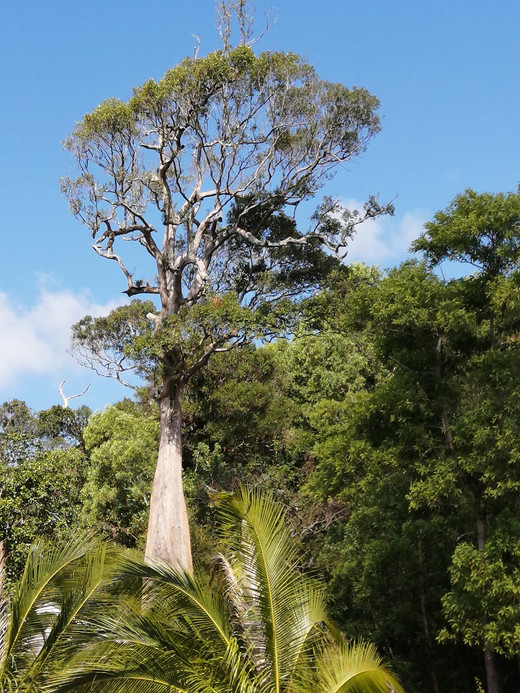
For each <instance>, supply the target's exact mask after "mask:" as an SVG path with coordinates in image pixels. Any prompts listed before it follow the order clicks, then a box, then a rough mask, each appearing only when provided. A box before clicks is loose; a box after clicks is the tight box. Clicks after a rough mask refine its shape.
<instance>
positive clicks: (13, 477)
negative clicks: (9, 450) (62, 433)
mask: <svg viewBox="0 0 520 693" xmlns="http://www.w3.org/2000/svg"><path fill="white" fill-rule="evenodd" d="M85 473H86V460H85V457H84V455H83V453H82V452H81V451H80V450H77V449H74V448H69V449H65V450H59V449H57V450H50V451H48V452H42V453H39V454H38V455H36V456H34V457H28V459H26V460H25V461H23V462H19V463H18V464H17V465H16V466H12V467H9V466H5V465H2V466H1V467H0V536H1V537H2V541H3V542H4V548H5V550H6V552H7V555H8V557H9V564H8V571H9V575H10V576H13V575H17V574H19V572H20V570H21V568H22V566H23V564H24V562H25V558H26V556H27V550H28V548H29V546H30V545H31V544H32V543H33V542H34V541H35V539H36V538H37V537H45V538H47V539H51V538H55V539H57V540H59V539H60V538H63V537H64V536H68V535H69V534H70V533H71V531H72V529H73V528H74V527H76V525H77V522H78V518H79V512H80V508H81V499H80V490H81V487H82V485H83V483H84V480H85Z"/></svg>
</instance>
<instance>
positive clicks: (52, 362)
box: [0, 287, 117, 391]
mask: <svg viewBox="0 0 520 693" xmlns="http://www.w3.org/2000/svg"><path fill="white" fill-rule="evenodd" d="M116 305H117V304H116V302H115V301H111V302H109V303H107V304H105V305H100V304H97V303H95V302H93V301H92V299H91V298H90V297H89V295H88V293H87V292H81V293H73V292H72V291H68V290H59V289H54V290H53V289H52V288H51V289H47V288H44V287H41V288H40V290H39V292H38V294H37V297H36V299H35V301H34V302H33V303H32V305H24V304H19V303H17V302H16V301H15V300H14V299H13V298H12V297H11V296H10V295H9V294H7V293H3V292H0V329H1V335H2V338H1V339H0V391H1V390H2V389H5V388H12V387H13V385H15V384H16V382H17V381H18V380H19V379H22V378H24V377H26V376H28V375H42V374H45V375H51V376H53V375H54V376H57V377H61V376H62V375H63V377H65V375H64V374H68V373H70V372H71V371H73V370H76V368H77V366H76V364H75V361H74V359H73V358H72V356H70V355H69V354H68V353H67V349H68V347H69V343H70V329H71V326H72V325H73V323H75V322H77V321H78V320H79V319H80V318H82V317H83V316H84V315H86V314H90V315H96V316H97V315H106V314H107V313H108V312H109V311H110V310H111V309H112V308H115V307H116Z"/></svg>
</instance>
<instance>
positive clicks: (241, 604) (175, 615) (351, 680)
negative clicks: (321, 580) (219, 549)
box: [61, 490, 401, 693]
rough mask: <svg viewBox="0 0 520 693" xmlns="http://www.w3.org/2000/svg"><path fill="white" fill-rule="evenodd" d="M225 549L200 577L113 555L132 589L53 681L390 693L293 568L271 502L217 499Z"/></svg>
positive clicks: (262, 692) (254, 497) (138, 687)
mask: <svg viewBox="0 0 520 693" xmlns="http://www.w3.org/2000/svg"><path fill="white" fill-rule="evenodd" d="M219 509H220V513H221V516H222V520H223V523H222V536H223V539H224V543H225V546H226V550H225V551H224V552H223V553H222V554H220V555H219V556H218V557H217V559H216V562H215V569H214V574H213V575H212V577H211V581H210V584H209V585H208V583H207V581H206V582H205V581H203V580H201V579H198V578H196V577H192V576H190V575H188V574H186V573H183V572H180V571H179V570H176V569H174V568H173V567H171V566H168V565H166V564H161V563H156V564H154V565H146V564H143V563H142V562H137V561H135V560H130V559H128V558H126V559H123V560H124V565H123V568H122V569H121V573H120V578H122V583H121V584H125V589H126V590H130V592H131V594H130V596H129V597H128V598H127V600H126V602H125V604H124V606H123V607H121V608H119V610H118V612H117V613H114V614H113V615H110V616H106V617H105V618H104V619H103V623H102V627H103V629H104V635H105V639H104V640H103V642H98V643H96V644H94V645H92V646H91V647H90V648H88V649H87V650H85V651H83V652H81V653H80V654H78V655H77V656H76V657H74V658H73V659H72V660H71V662H70V663H69V665H68V667H67V668H66V669H65V670H64V671H63V674H62V678H61V683H62V685H61V690H63V691H65V690H75V691H81V690H88V691H90V692H92V693H96V692H98V691H108V692H110V693H118V692H119V691H125V692H127V691H128V692H131V691H135V692H137V693H166V691H169V692H173V691H175V692H178V693H184V692H186V693H220V692H222V693H224V692H226V693H286V692H289V691H290V692H291V693H309V692H310V691H320V693H321V692H322V693H340V692H341V693H350V692H353V693H354V692H355V693H365V692H374V693H390V692H391V691H394V692H397V691H401V687H400V685H399V683H398V682H397V681H396V679H395V678H394V676H393V675H392V674H391V673H390V672H389V671H388V669H386V668H385V667H384V666H382V664H381V660H380V658H379V657H378V656H377V654H376V652H375V650H374V648H373V646H371V645H368V644H363V643H361V644H354V643H349V642H347V641H345V640H344V639H343V638H342V636H341V635H340V634H339V633H338V631H337V630H336V629H335V628H334V626H333V625H332V624H331V623H330V622H329V621H328V619H327V616H326V613H325V605H324V599H323V593H322V590H321V589H320V587H319V586H318V585H317V584H316V583H314V582H313V581H312V580H310V579H309V578H307V577H305V576H304V575H302V573H301V572H300V571H299V569H298V561H297V555H296V550H295V547H294V545H293V544H292V542H291V539H290V536H289V533H288V531H287V529H286V527H285V523H284V513H283V512H282V511H281V510H280V509H279V507H278V506H277V505H276V504H275V503H274V502H273V501H272V500H271V499H268V498H265V497H262V496H261V495H259V494H258V493H256V492H251V491H246V490H242V491H240V492H239V493H238V494H236V495H224V496H223V497H221V498H220V501H219Z"/></svg>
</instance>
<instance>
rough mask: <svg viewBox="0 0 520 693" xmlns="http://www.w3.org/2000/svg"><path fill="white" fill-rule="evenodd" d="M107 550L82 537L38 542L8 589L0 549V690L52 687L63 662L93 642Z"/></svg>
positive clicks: (29, 690)
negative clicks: (56, 541) (59, 542)
mask: <svg viewBox="0 0 520 693" xmlns="http://www.w3.org/2000/svg"><path fill="white" fill-rule="evenodd" d="M106 554H107V546H106V545H103V544H100V543H99V542H96V541H94V540H92V539H87V538H85V537H84V536H82V537H79V538H78V539H77V540H76V541H72V542H68V543H67V544H64V545H59V546H53V545H51V544H50V543H46V542H37V543H35V544H33V546H32V547H31V549H30V551H29V555H28V558H27V561H26V564H25V570H24V573H23V575H22V577H21V578H20V580H19V581H18V582H17V583H16V584H15V585H13V586H12V587H11V588H10V589H9V588H8V587H7V586H6V584H5V580H4V577H5V556H4V553H3V550H2V551H1V558H0V693H8V692H9V693H14V692H15V691H17V692H20V693H21V692H22V691H23V693H32V692H33V691H34V692H36V691H38V692H40V691H42V690H44V689H45V688H47V687H48V688H51V687H52V686H53V681H54V679H55V677H56V676H57V674H58V673H59V672H60V670H61V668H62V667H63V664H64V662H65V661H67V660H68V659H69V658H70V657H71V656H72V655H73V654H74V653H75V652H76V651H77V650H79V649H81V648H83V647H84V646H85V643H86V642H87V641H88V642H92V627H91V623H92V617H93V616H94V614H96V613H98V608H97V606H96V602H97V601H98V600H99V599H100V598H101V594H102V590H101V587H102V586H103V585H104V584H105V582H106V578H107V561H106V558H107V555H106Z"/></svg>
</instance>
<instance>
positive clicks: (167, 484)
mask: <svg viewBox="0 0 520 693" xmlns="http://www.w3.org/2000/svg"><path fill="white" fill-rule="evenodd" d="M162 390H163V395H162V396H161V398H160V402H159V406H160V415H161V437H160V442H159V455H158V459H157V467H156V470H155V476H154V480H153V486H152V496H151V499H150V519H149V524H148V534H147V538H146V549H145V560H147V561H153V560H157V559H160V560H161V561H165V562H167V563H170V564H171V565H174V566H175V567H176V568H181V569H183V570H185V571H186V572H188V573H192V572H193V564H192V558H191V541H190V528H189V524H188V513H187V511H186V501H185V499H184V491H183V488H182V435H181V423H182V416H181V408H182V395H183V387H182V385H179V384H177V383H174V382H165V383H164V386H163V388H162Z"/></svg>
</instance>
